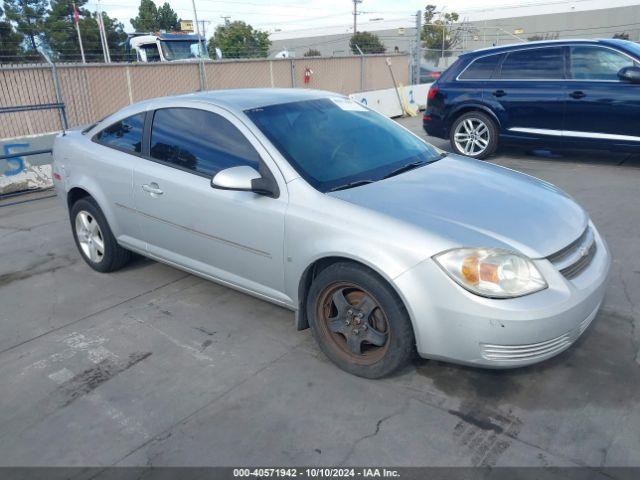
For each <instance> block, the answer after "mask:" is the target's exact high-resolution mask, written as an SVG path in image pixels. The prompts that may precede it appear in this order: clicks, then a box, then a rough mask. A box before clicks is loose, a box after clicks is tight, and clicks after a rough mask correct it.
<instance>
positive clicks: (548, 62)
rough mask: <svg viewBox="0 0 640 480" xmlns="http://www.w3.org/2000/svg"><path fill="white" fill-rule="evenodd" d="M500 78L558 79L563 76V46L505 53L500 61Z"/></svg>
mask: <svg viewBox="0 0 640 480" xmlns="http://www.w3.org/2000/svg"><path fill="white" fill-rule="evenodd" d="M500 78H502V79H506V80H509V79H513V80H560V79H563V78H564V49H563V47H548V48H530V49H528V50H518V51H515V52H511V53H508V54H507V58H505V59H504V62H502V69H501V73H500Z"/></svg>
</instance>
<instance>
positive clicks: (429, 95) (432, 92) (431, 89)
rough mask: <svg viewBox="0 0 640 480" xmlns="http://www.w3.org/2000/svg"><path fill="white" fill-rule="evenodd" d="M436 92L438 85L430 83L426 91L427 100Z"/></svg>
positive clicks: (433, 96)
mask: <svg viewBox="0 0 640 480" xmlns="http://www.w3.org/2000/svg"><path fill="white" fill-rule="evenodd" d="M437 93H438V86H437V85H435V84H434V85H431V87H429V93H427V100H433V99H434V98H435V96H436V94H437Z"/></svg>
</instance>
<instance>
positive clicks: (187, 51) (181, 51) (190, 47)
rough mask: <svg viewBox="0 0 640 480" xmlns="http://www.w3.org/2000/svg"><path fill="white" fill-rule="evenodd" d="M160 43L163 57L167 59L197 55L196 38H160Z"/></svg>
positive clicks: (180, 58)
mask: <svg viewBox="0 0 640 480" xmlns="http://www.w3.org/2000/svg"><path fill="white" fill-rule="evenodd" d="M160 45H161V46H162V53H163V55H164V58H165V59H167V60H169V61H171V60H187V59H189V58H198V56H199V52H198V41H197V40H193V41H187V40H168V41H167V40H161V41H160Z"/></svg>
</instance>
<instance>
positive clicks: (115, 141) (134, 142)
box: [93, 112, 145, 153]
mask: <svg viewBox="0 0 640 480" xmlns="http://www.w3.org/2000/svg"><path fill="white" fill-rule="evenodd" d="M144 118H145V113H144V112H143V113H138V114H137V115H132V116H131V117H127V118H124V119H122V120H120V121H119V122H116V123H113V124H111V125H109V126H108V127H106V128H105V129H104V130H100V131H99V132H98V133H96V135H95V136H94V137H93V139H94V141H96V142H98V143H101V144H102V145H105V146H107V147H112V148H116V149H118V150H124V151H127V152H131V153H140V152H142V132H143V130H144Z"/></svg>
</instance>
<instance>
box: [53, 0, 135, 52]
mask: <svg viewBox="0 0 640 480" xmlns="http://www.w3.org/2000/svg"><path fill="white" fill-rule="evenodd" d="M86 2H87V0H76V2H75V3H76V8H77V9H78V17H79V19H78V25H79V27H80V34H81V35H82V44H83V46H84V52H85V57H86V59H87V61H88V62H102V61H104V54H103V52H102V42H101V41H100V33H99V30H98V22H97V20H96V19H97V16H96V15H97V14H96V13H91V12H89V11H88V10H87V9H85V8H83V6H84V5H85V4H86ZM102 21H103V23H104V29H105V32H106V34H107V45H108V46H109V53H110V55H111V60H112V61H118V60H122V59H123V58H124V49H123V42H124V40H125V39H126V34H125V33H124V26H123V25H122V23H120V22H119V21H118V20H117V19H114V18H110V17H109V16H108V15H107V14H106V13H104V12H103V13H102ZM44 33H45V38H46V43H47V46H48V47H49V49H50V50H51V55H52V56H53V58H54V60H57V61H61V62H78V61H80V58H81V56H80V46H79V42H78V34H77V31H76V28H75V25H74V23H73V0H51V8H50V10H49V15H48V16H47V19H46V21H45V24H44Z"/></svg>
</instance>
